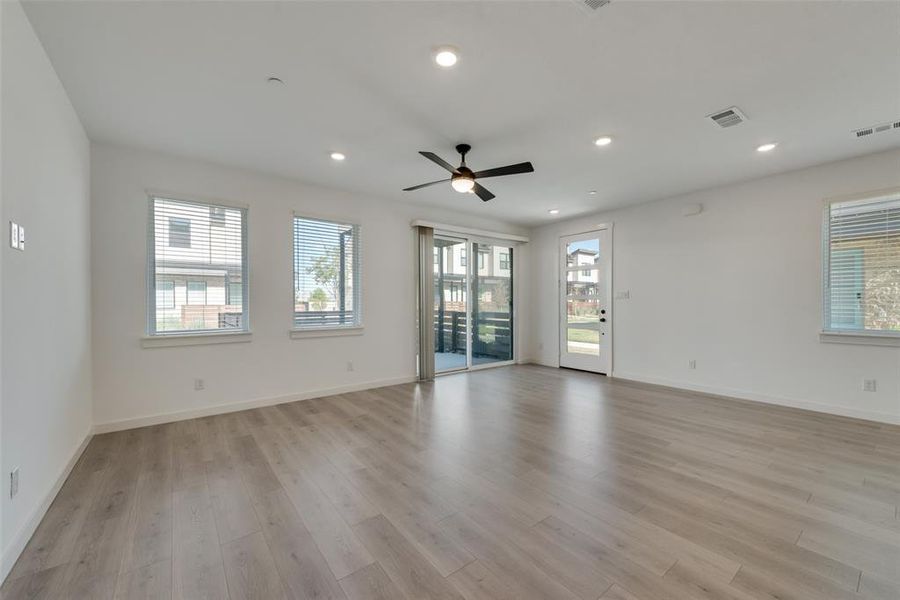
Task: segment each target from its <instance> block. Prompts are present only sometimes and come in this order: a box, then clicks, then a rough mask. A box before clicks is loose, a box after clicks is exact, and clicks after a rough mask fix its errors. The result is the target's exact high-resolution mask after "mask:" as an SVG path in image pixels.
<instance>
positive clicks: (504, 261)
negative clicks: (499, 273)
mask: <svg viewBox="0 0 900 600" xmlns="http://www.w3.org/2000/svg"><path fill="white" fill-rule="evenodd" d="M500 268H501V269H506V270H508V269H509V254H508V253H506V252H501V253H500Z"/></svg>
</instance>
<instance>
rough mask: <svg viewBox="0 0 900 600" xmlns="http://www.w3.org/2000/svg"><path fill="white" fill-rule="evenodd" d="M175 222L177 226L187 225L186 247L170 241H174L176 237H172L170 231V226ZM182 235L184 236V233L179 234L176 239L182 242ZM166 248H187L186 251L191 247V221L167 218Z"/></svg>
mask: <svg viewBox="0 0 900 600" xmlns="http://www.w3.org/2000/svg"><path fill="white" fill-rule="evenodd" d="M176 221H178V222H179V224H183V223H187V245H183V244H173V243H172V240H173V239H175V237H176V236H173V235H172V229H173V228H172V225H173V224H174V223H175V222H176ZM154 226H155V223H154ZM184 235H185V234H184V232H179V233H178V239H179V240H181V241H184ZM167 246H168V247H169V248H188V249H190V247H191V220H190V219H183V218H181V217H169V240H168V244H167ZM154 252H155V246H154Z"/></svg>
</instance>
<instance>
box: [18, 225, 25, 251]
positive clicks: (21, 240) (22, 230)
mask: <svg viewBox="0 0 900 600" xmlns="http://www.w3.org/2000/svg"><path fill="white" fill-rule="evenodd" d="M19 250H22V251H23V252H24V251H25V228H24V227H22V226H21V225H19Z"/></svg>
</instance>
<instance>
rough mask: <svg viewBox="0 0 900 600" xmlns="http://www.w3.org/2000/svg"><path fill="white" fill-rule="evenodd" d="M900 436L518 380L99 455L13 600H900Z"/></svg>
mask: <svg viewBox="0 0 900 600" xmlns="http://www.w3.org/2000/svg"><path fill="white" fill-rule="evenodd" d="M898 504H900V427H893V426H888V425H879V424H876V423H870V422H865V421H857V420H853V419H846V418H841V417H831V416H825V415H820V414H815V413H809V412H804V411H799V410H792V409H785V408H778V407H773V406H766V405H761V404H753V403H748V402H741V401H736V400H727V399H719V398H712V397H706V396H702V395H699V394H691V393H687V392H677V391H673V390H668V389H664V388H656V387H652V386H641V385H637V384H627V383H623V382H616V381H611V380H608V379H606V378H604V377H601V376H595V375H591V374H587V373H579V372H574V371H566V370H557V369H548V368H543V367H535V366H513V367H505V368H500V369H493V370H488V371H478V372H475V373H469V374H459V375H453V376H448V377H443V378H439V379H438V380H437V381H436V382H434V383H433V384H430V383H429V384H422V385H416V384H408V385H399V386H393V387H388V388H380V389H375V390H369V391H364V392H357V393H351V394H343V395H338V396H331V397H327V398H319V399H315V400H307V401H302V402H295V403H291V404H283V405H280V406H275V407H269V408H262V409H258V410H252V411H245V412H240V413H232V414H227V415H220V416H215V417H207V418H202V419H195V420H191V421H182V422H179V423H172V424H167V425H160V426H155V427H146V428H143V429H135V430H131V431H124V432H118V433H111V434H105V435H98V436H96V437H95V438H94V439H93V440H92V441H91V443H90V444H89V446H88V448H87V449H86V451H85V453H84V455H83V456H82V457H81V459H80V460H79V462H78V464H77V465H76V467H75V469H74V471H73V472H72V474H71V476H70V477H69V479H68V481H66V483H65V485H64V486H63V489H62V491H61V492H60V493H59V496H58V497H57V498H56V500H55V502H54V503H53V505H52V506H51V508H50V510H49V512H48V513H47V515H46V517H45V518H44V520H43V521H42V523H41V525H40V526H39V528H38V530H37V532H36V533H35V535H34V537H33V538H32V540H31V542H30V543H29V544H28V547H27V548H26V549H25V552H24V553H23V555H22V557H21V558H20V559H19V561H18V563H17V564H16V566H15V567H14V568H13V571H12V573H11V575H10V577H9V578H8V580H7V582H6V583H5V585H4V586H3V588H2V590H0V593H2V596H3V598H4V599H5V600H17V599H20V598H52V599H63V598H77V599H79V600H81V599H86V598H90V599H94V598H96V599H112V598H116V599H138V598H148V599H150V598H152V599H167V598H184V599H198V598H209V599H215V600H223V599H227V598H231V599H232V600H239V599H240V600H243V599H251V598H257V599H265V600H269V599H271V600H278V599H286V598H317V599H335V600H336V599H340V600H378V599H388V600H419V599H426V598H427V599H431V598H434V599H440V600H458V599H466V600H512V599H515V600H539V599H551V600H565V599H572V600H574V599H582V600H597V599H600V598H602V599H603V600H635V599H638V600H663V599H677V600H693V599H696V600H709V599H717V598H721V599H727V600H752V599H765V600H772V599H779V600H789V599H797V600H827V599H840V600H844V599H852V598H868V599H875V600H898V598H900V520H898V508H897V507H898Z"/></svg>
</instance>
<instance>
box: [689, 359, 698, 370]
mask: <svg viewBox="0 0 900 600" xmlns="http://www.w3.org/2000/svg"><path fill="white" fill-rule="evenodd" d="M688 367H690V368H691V369H696V368H697V361H696V360H695V359H693V358H692V359H691V360H689V361H688Z"/></svg>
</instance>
